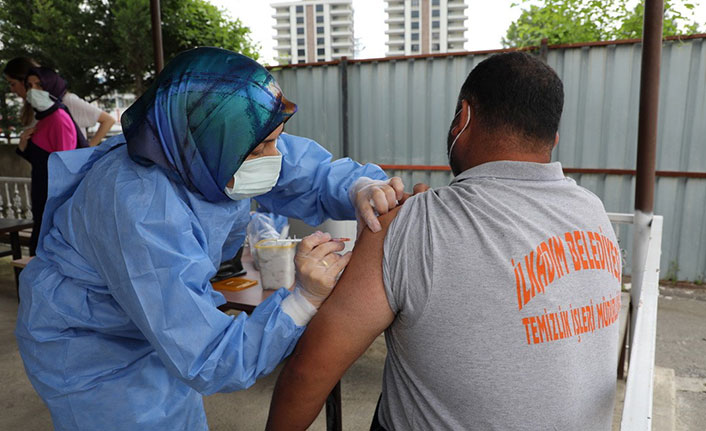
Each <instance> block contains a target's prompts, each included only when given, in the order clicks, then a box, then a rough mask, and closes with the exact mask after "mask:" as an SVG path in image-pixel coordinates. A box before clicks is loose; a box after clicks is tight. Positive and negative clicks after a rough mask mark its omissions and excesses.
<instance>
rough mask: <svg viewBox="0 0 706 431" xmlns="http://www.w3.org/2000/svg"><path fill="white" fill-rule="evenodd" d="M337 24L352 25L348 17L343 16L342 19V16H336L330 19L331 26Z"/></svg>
mask: <svg viewBox="0 0 706 431" xmlns="http://www.w3.org/2000/svg"><path fill="white" fill-rule="evenodd" d="M337 25H340V26H351V27H352V26H353V19H352V18H350V17H345V18H343V19H342V18H338V17H337V18H333V19H332V20H331V26H332V27H334V26H337Z"/></svg>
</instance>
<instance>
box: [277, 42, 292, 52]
mask: <svg viewBox="0 0 706 431" xmlns="http://www.w3.org/2000/svg"><path fill="white" fill-rule="evenodd" d="M275 51H281V52H286V53H287V54H289V53H290V52H291V51H292V45H289V44H288V45H277V46H276V47H275Z"/></svg>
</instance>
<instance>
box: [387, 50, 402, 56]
mask: <svg viewBox="0 0 706 431" xmlns="http://www.w3.org/2000/svg"><path fill="white" fill-rule="evenodd" d="M402 55H404V49H396V50H391V51H387V52H385V57H399V56H402Z"/></svg>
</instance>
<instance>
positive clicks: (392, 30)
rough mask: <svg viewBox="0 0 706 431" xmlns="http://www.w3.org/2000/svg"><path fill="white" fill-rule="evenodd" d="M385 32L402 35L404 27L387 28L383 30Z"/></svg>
mask: <svg viewBox="0 0 706 431" xmlns="http://www.w3.org/2000/svg"><path fill="white" fill-rule="evenodd" d="M385 34H402V35H404V27H399V28H389V29H387V30H385Z"/></svg>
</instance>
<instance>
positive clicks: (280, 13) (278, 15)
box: [272, 8, 289, 19]
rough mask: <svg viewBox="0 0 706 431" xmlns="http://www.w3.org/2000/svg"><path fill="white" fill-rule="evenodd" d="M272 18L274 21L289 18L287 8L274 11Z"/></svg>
mask: <svg viewBox="0 0 706 431" xmlns="http://www.w3.org/2000/svg"><path fill="white" fill-rule="evenodd" d="M272 18H275V19H282V18H289V8H287V9H281V10H278V11H276V12H275V13H274V15H272Z"/></svg>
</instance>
